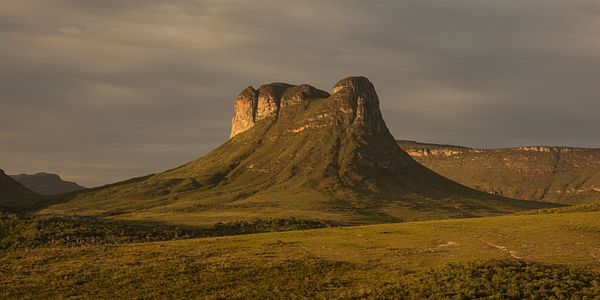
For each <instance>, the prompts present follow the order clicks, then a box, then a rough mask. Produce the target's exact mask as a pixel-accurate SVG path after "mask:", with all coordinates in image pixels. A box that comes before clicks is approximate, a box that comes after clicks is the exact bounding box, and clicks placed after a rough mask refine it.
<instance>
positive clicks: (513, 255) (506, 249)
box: [479, 239, 522, 259]
mask: <svg viewBox="0 0 600 300" xmlns="http://www.w3.org/2000/svg"><path fill="white" fill-rule="evenodd" d="M479 240H480V241H481V242H483V243H485V244H487V245H489V246H492V247H494V248H496V249H499V250H502V251H504V252H506V253H508V255H510V257H512V258H515V259H522V257H520V256H517V255H516V253H517V252H516V251H513V250H509V249H508V248H506V246H501V245H496V244H492V243H490V242H486V241H484V240H482V239H479Z"/></svg>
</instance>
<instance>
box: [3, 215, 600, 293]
mask: <svg viewBox="0 0 600 300" xmlns="http://www.w3.org/2000/svg"><path fill="white" fill-rule="evenodd" d="M0 253H1V254H0V274H3V275H2V276H1V277H0V297H1V298H7V299H8V298H36V299H39V298H50V297H62V296H78V297H84V298H99V297H100V298H113V297H120V298H130V297H150V298H163V297H200V296H202V297H208V298H229V299H230V298H248V297H257V298H303V297H308V298H332V297H340V298H365V297H367V298H368V297H375V298H397V297H405V298H411V297H414V298H420V297H423V296H431V297H458V296H463V297H481V296H486V295H487V296H498V297H500V298H523V297H527V298H530V297H533V298H538V299H541V298H547V297H550V296H554V297H557V298H561V295H562V296H569V295H579V296H581V297H580V298H581V299H583V297H584V296H586V297H588V298H594V297H596V295H598V294H599V293H600V286H599V285H600V277H599V275H598V274H599V273H598V271H600V213H599V212H588V213H563V214H552V215H546V214H539V215H519V216H504V217H493V218H479V219H461V220H441V221H426V222H412V223H402V224H384V225H370V226H359V227H345V228H325V229H313V230H302V231H290V232H272V233H262V234H249V235H239V236H229V237H218V238H200V239H188V240H176V241H164V242H146V243H133V244H115V245H110V244H105V245H97V246H75V247H66V246H52V245H50V246H45V247H36V248H15V249H13V250H4V251H2V252H0Z"/></svg>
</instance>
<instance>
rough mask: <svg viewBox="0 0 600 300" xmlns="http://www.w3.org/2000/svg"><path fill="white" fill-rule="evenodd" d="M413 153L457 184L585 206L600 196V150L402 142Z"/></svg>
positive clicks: (401, 144) (402, 146)
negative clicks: (489, 147) (483, 146)
mask: <svg viewBox="0 0 600 300" xmlns="http://www.w3.org/2000/svg"><path fill="white" fill-rule="evenodd" d="M398 145H400V147H401V148H402V149H404V150H405V151H406V152H407V153H408V154H409V155H410V156H412V157H413V158H414V159H416V160H417V161H419V162H420V163H422V164H423V165H425V166H426V167H428V168H430V169H432V170H433V171H435V172H437V173H439V174H441V175H443V176H445V177H448V178H450V179H452V180H454V181H456V182H459V183H461V184H464V185H466V186H469V187H472V188H474V189H478V190H481V191H485V192H489V193H494V194H498V195H504V196H507V197H512V198H518V199H526V200H536V201H547V202H556V203H564V204H580V203H587V202H592V201H596V200H600V149H597V148H596V149H594V148H576V147H557V146H523V147H516V148H499V149H477V148H467V147H460V146H452V145H438V144H429V143H419V142H415V141H398Z"/></svg>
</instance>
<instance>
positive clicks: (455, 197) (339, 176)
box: [42, 77, 553, 226]
mask: <svg viewBox="0 0 600 300" xmlns="http://www.w3.org/2000/svg"><path fill="white" fill-rule="evenodd" d="M269 87H270V85H266V86H263V87H261V88H260V92H259V94H261V93H262V94H261V95H263V96H264V97H262V98H261V96H258V98H256V99H255V98H253V97H254V96H253V95H255V94H256V93H251V91H253V89H252V90H249V89H246V90H245V91H246V92H248V94H249V95H245V92H244V93H242V95H240V97H241V98H238V100H237V101H236V109H241V108H244V109H243V110H242V112H246V110H247V109H256V110H257V111H252V112H251V114H250V117H251V119H249V120H245V119H244V118H243V116H244V115H243V114H241V113H240V112H239V111H236V115H235V116H236V117H235V118H234V120H235V119H236V118H237V119H240V120H242V121H248V122H250V121H252V122H255V117H256V114H258V113H259V112H260V113H261V114H263V113H264V111H265V109H266V108H264V109H261V106H260V103H255V102H252V101H255V100H256V101H260V100H261V99H262V100H264V101H267V100H269V99H271V100H272V99H278V97H281V95H286V97H291V98H290V99H296V100H298V99H299V101H297V103H295V104H294V105H290V106H285V107H284V106H281V108H280V109H279V110H278V111H277V113H272V114H270V115H266V116H265V117H264V118H262V119H260V120H258V121H256V122H255V123H252V124H253V126H252V127H251V128H249V129H248V130H246V131H244V132H242V133H240V134H237V135H235V136H234V137H233V138H231V139H230V140H229V141H227V142H226V143H225V144H223V145H222V146H220V147H219V148H217V149H215V150H214V151H212V152H211V153H209V154H208V155H206V156H204V157H202V158H200V159H198V160H196V161H193V162H190V163H188V164H186V165H183V166H181V167H179V168H175V169H172V170H169V171H166V172H163V173H160V174H156V175H153V176H149V177H148V178H145V179H141V180H136V181H133V182H130V183H124V184H119V185H115V186H111V187H106V188H103V189H96V190H94V191H90V192H84V193H80V194H78V195H76V196H75V197H73V199H67V200H66V201H65V202H63V203H61V204H57V205H53V206H51V207H48V208H46V209H45V210H43V211H42V213H52V214H65V213H66V214H75V213H76V214H86V215H98V216H110V218H112V219H119V220H136V221H155V222H163V223H170V224H185V225H195V226H207V225H211V224H214V223H216V222H233V221H237V220H251V219H257V218H260V219H262V218H299V219H306V220H313V221H317V222H326V223H339V224H345V225H352V224H370V223H385V222H400V221H411V220H424V219H436V218H455V217H476V216H490V215H498V214H506V213H512V212H517V211H523V210H528V209H536V208H545V207H553V206H552V205H548V204H543V203H536V202H531V201H519V200H513V199H508V198H504V197H501V196H493V195H489V194H485V193H481V192H479V191H476V190H473V189H470V188H467V187H465V186H462V185H459V184H457V183H455V182H452V181H450V180H448V179H446V178H443V177H441V176H439V175H438V174H436V173H434V172H432V171H430V170H429V169H427V168H425V167H423V166H421V165H420V164H418V163H417V162H415V161H414V160H413V159H411V158H410V157H409V156H408V155H407V154H406V153H405V152H404V151H402V150H401V149H400V148H399V147H398V145H397V144H396V142H395V140H394V139H393V137H392V136H391V134H390V133H389V130H388V129H387V127H386V125H385V122H384V120H383V118H382V116H381V112H380V111H379V99H378V97H377V94H376V93H375V90H374V88H373V86H372V84H371V83H370V82H369V81H368V80H367V79H366V78H363V77H350V78H347V79H344V80H342V81H340V82H339V83H338V84H337V85H336V86H335V87H334V93H333V94H332V95H331V96H330V97H328V98H314V97H313V98H310V97H312V96H314V95H313V94H310V93H309V94H303V92H301V91H307V89H308V90H310V88H305V89H296V87H294V86H291V85H283V84H275V86H273V87H271V88H269ZM283 89H286V90H285V91H283ZM290 90H291V91H290ZM269 91H270V92H269ZM255 92H256V91H255ZM295 92H298V94H294V93H295ZM269 93H271V94H269ZM250 94H251V95H250ZM318 94H319V95H322V93H318ZM303 97H304V98H303ZM306 97H308V98H306ZM248 101H250V102H248ZM277 101H283V100H281V99H280V100H277ZM277 101H275V102H274V103H275V104H276V103H278V102H277ZM275 104H273V105H275ZM239 114H241V115H240V116H238V115H239ZM242 121H239V122H242ZM245 124H246V123H243V124H242V125H245Z"/></svg>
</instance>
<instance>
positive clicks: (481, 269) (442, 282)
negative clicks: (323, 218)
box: [360, 260, 600, 299]
mask: <svg viewBox="0 0 600 300" xmlns="http://www.w3.org/2000/svg"><path fill="white" fill-rule="evenodd" d="M360 298H372V299H407V298H408V299H413V298H414V299H423V298H430V299H440V298H442V299H443V298H451V299H474V298H488V299H600V274H598V273H596V272H592V271H587V270H581V269H575V268H572V267H567V266H559V265H546V264H538V263H526V262H522V261H517V260H492V261H487V262H484V263H462V264H449V265H447V266H444V267H441V268H436V269H433V270H431V271H428V272H424V273H417V274H413V275H411V276H406V277H405V278H403V279H402V280H401V281H400V282H397V283H394V284H389V285H386V286H383V287H381V288H378V289H376V290H374V291H371V292H369V293H367V294H365V295H361V297H360Z"/></svg>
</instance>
